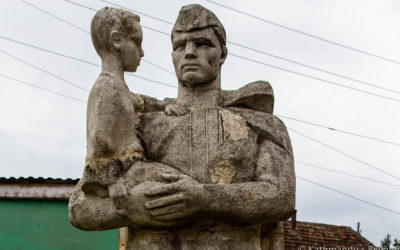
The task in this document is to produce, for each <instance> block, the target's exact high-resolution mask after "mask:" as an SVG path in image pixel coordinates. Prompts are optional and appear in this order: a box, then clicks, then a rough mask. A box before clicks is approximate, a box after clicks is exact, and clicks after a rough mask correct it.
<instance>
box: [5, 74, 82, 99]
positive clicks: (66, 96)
mask: <svg viewBox="0 0 400 250" xmlns="http://www.w3.org/2000/svg"><path fill="white" fill-rule="evenodd" d="M0 77H3V78H6V79H9V80H12V81H15V82H17V83H21V84H24V85H27V86H30V87H33V88H37V89H40V90H43V91H46V92H49V93H52V94H55V95H58V96H62V97H65V98H68V99H71V100H74V101H78V102H82V103H86V102H85V101H84V100H82V99H79V98H76V97H73V96H69V95H66V94H63V93H60V92H57V91H54V90H51V89H48V88H44V87H41V86H39V85H37V84H33V83H30V82H27V81H23V80H20V79H16V78H14V77H11V76H8V75H4V74H1V73H0Z"/></svg>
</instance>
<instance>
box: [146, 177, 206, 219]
mask: <svg viewBox="0 0 400 250" xmlns="http://www.w3.org/2000/svg"><path fill="white" fill-rule="evenodd" d="M164 177H165V178H166V180H169V181H173V182H172V183H170V184H164V185H161V186H158V187H154V188H151V189H150V190H149V191H147V192H146V196H148V197H151V198H152V199H150V200H149V201H147V202H146V203H145V204H144V206H145V208H146V209H148V210H149V212H150V214H151V215H152V216H153V217H154V218H156V219H157V220H161V221H174V220H180V219H187V218H189V217H191V216H192V215H194V214H196V213H197V212H199V211H200V210H202V207H203V205H204V190H203V185H202V184H201V183H198V182H197V181H195V180H194V179H192V178H191V177H189V176H186V175H176V174H168V175H167V174H165V175H164Z"/></svg>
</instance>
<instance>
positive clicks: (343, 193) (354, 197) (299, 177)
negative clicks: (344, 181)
mask: <svg viewBox="0 0 400 250" xmlns="http://www.w3.org/2000/svg"><path fill="white" fill-rule="evenodd" d="M296 178H297V179H300V180H303V181H305V182H308V183H311V184H314V185H317V186H319V187H322V188H325V189H328V190H331V191H333V192H336V193H339V194H341V195H344V196H347V197H349V198H352V199H354V200H357V201H360V202H363V203H365V204H368V205H370V206H373V207H376V208H380V209H382V210H385V211H388V212H391V213H394V214H398V215H400V212H397V211H395V210H392V209H389V208H386V207H383V206H380V205H377V204H374V203H372V202H369V201H366V200H363V199H360V198H358V197H356V196H354V195H351V194H347V193H345V192H342V191H339V190H337V189H334V188H331V187H328V186H325V185H322V184H320V183H317V182H315V181H311V180H308V179H306V178H303V177H301V176H298V175H297V176H296Z"/></svg>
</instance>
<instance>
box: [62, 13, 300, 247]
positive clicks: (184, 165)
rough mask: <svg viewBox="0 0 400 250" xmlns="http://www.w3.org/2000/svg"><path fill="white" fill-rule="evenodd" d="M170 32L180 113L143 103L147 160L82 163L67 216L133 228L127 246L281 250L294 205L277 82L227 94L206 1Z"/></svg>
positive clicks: (220, 37) (81, 223)
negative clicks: (277, 112)
mask: <svg viewBox="0 0 400 250" xmlns="http://www.w3.org/2000/svg"><path fill="white" fill-rule="evenodd" d="M171 38H172V44H173V53H172V60H173V63H174V67H175V72H176V75H177V78H178V83H179V87H178V97H177V99H176V100H172V101H171V102H169V105H168V106H169V107H175V110H178V112H172V113H174V114H176V115H175V116H169V115H168V112H166V111H167V109H168V108H167V107H168V106H167V105H165V104H166V103H161V102H156V101H154V100H150V101H146V99H145V101H144V108H142V109H143V110H144V112H143V113H142V114H141V115H140V119H137V123H136V129H137V131H138V133H137V137H138V138H140V140H141V143H142V146H143V148H144V149H145V150H144V151H143V154H144V156H143V159H139V158H137V159H136V160H133V161H132V162H129V164H130V165H129V164H128V165H129V166H127V167H125V166H124V164H123V160H122V161H121V162H122V164H121V163H118V162H117V163H115V166H114V165H112V164H111V165H110V166H111V167H107V165H104V163H103V162H101V166H102V167H101V170H100V175H96V174H94V173H95V171H92V170H90V169H88V168H85V172H84V176H83V177H82V179H81V180H80V182H79V183H78V185H77V186H76V188H75V190H74V192H73V194H72V196H71V198H70V203H69V214H70V219H71V222H72V223H73V224H74V225H75V226H77V227H79V228H82V229H85V230H105V229H111V228H118V227H125V226H128V227H129V234H128V241H127V249H160V250H161V249H170V250H177V249H184V250H189V249H190V250H191V249H195V250H200V249H233V250H242V249H264V250H266V249H283V232H282V227H281V223H280V221H282V220H285V219H287V218H288V217H290V215H291V214H292V213H293V211H294V203H295V175H294V166H293V153H292V148H291V143H290V139H289V137H288V134H287V131H286V128H285V126H284V124H283V123H282V122H281V121H280V120H279V119H278V118H276V117H275V116H274V115H272V112H273V103H274V97H273V92H272V88H271V86H270V85H269V84H268V83H267V82H263V81H258V82H254V83H250V84H247V85H246V86H244V87H242V88H241V89H239V90H236V91H225V90H221V66H222V65H223V63H224V61H225V59H226V57H227V55H228V53H227V49H226V34H225V30H224V28H223V26H222V24H221V23H220V21H219V20H218V18H217V17H216V16H215V15H214V14H213V13H212V12H211V11H209V10H207V9H205V8H204V7H202V6H200V5H189V6H184V7H183V8H182V9H181V11H180V13H179V16H178V19H177V21H176V23H175V26H174V28H173V31H172V35H171ZM146 103H147V105H146ZM133 105H135V104H134V103H133ZM149 107H152V108H150V109H149ZM155 107H157V108H155ZM146 110H147V111H146ZM134 129H135V128H134V127H132V130H134ZM128 135H129V133H128ZM122 152H124V149H122ZM99 162H100V161H99ZM112 162H113V161H112ZM113 166H114V167H113ZM92 176H94V177H92ZM98 176H100V177H101V180H100V181H99V180H97V179H96V178H97V177H98ZM107 176H111V177H112V178H106V177H107ZM115 176H116V177H115ZM108 180H112V181H111V182H110V181H108ZM107 181H108V183H107ZM104 182H105V183H106V187H105V188H103V189H101V188H99V187H98V186H96V185H98V183H100V184H101V185H103V184H102V183H104ZM107 185H108V187H107Z"/></svg>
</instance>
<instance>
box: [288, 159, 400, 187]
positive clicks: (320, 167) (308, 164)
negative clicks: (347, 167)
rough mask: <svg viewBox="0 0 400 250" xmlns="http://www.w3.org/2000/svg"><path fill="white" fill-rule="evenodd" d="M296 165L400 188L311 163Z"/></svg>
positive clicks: (298, 162)
mask: <svg viewBox="0 0 400 250" xmlns="http://www.w3.org/2000/svg"><path fill="white" fill-rule="evenodd" d="M295 163H297V164H301V165H303V166H308V167H312V168H317V169H321V170H325V171H329V172H332V173H337V174H341V175H347V176H351V177H354V178H358V179H363V180H367V181H372V182H376V183H380V184H385V185H389V186H393V187H400V185H397V184H393V183H389V182H385V181H380V180H376V179H372V178H368V177H363V176H359V175H354V174H350V173H347V172H343V171H339V170H336V169H331V168H326V167H322V166H318V165H315V164H311V163H308V162H303V161H295Z"/></svg>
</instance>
